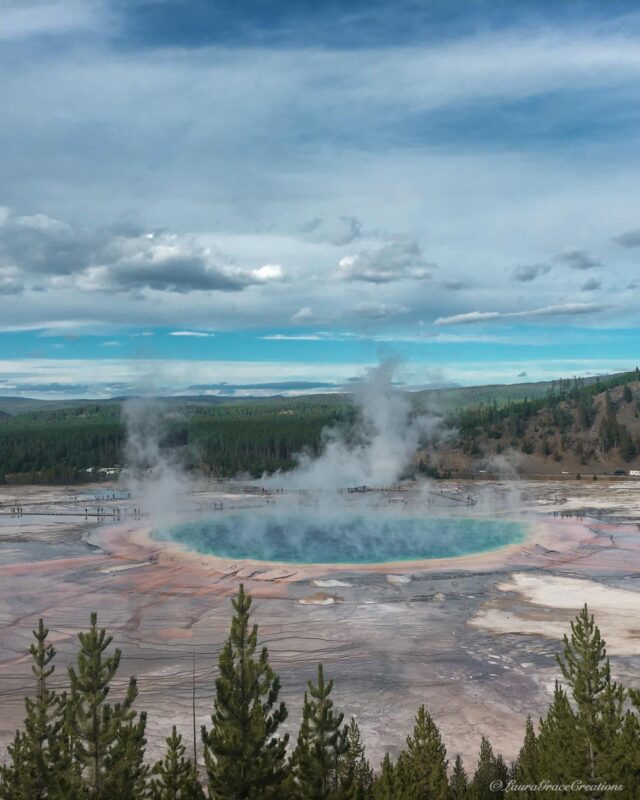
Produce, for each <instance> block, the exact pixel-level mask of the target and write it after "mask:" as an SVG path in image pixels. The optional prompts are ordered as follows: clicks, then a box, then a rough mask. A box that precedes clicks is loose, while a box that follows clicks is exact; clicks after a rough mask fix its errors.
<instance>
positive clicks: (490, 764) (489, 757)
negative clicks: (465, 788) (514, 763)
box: [470, 736, 509, 800]
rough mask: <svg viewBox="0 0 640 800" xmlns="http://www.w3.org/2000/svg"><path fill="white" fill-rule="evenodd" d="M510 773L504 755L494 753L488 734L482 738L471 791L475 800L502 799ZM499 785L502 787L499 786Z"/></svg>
mask: <svg viewBox="0 0 640 800" xmlns="http://www.w3.org/2000/svg"><path fill="white" fill-rule="evenodd" d="M508 778H509V773H508V770H507V765H506V764H505V763H504V759H503V758H502V756H500V755H499V756H496V755H494V752H493V748H492V747H491V743H490V742H489V740H488V739H487V737H486V736H483V737H482V739H481V740H480V756H479V758H478V765H477V767H476V771H475V773H474V775H473V780H472V781H471V787H470V793H471V797H472V799H473V800H488V798H495V800H502V798H503V797H504V795H505V793H504V787H505V786H506V784H507V780H508ZM498 786H500V787H502V788H497V787H498Z"/></svg>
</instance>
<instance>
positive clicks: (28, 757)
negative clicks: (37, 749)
mask: <svg viewBox="0 0 640 800" xmlns="http://www.w3.org/2000/svg"><path fill="white" fill-rule="evenodd" d="M7 753H8V756H9V760H8V762H7V763H6V764H0V798H1V800H31V798H32V797H33V789H34V784H35V780H34V773H33V759H32V754H31V751H30V747H29V739H28V736H27V734H26V733H24V732H22V731H16V735H15V737H14V739H13V742H12V743H11V744H10V745H9V746H8V747H7Z"/></svg>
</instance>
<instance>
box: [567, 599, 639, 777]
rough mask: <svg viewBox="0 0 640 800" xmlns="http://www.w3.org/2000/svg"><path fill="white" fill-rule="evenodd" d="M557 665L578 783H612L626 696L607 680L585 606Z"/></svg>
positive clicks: (600, 648)
mask: <svg viewBox="0 0 640 800" xmlns="http://www.w3.org/2000/svg"><path fill="white" fill-rule="evenodd" d="M557 660H558V664H559V665H560V669H561V671H562V675H563V677H564V678H565V680H566V681H567V684H568V686H569V688H570V690H571V695H572V697H573V701H574V704H575V731H574V734H573V737H572V742H571V746H572V748H574V749H575V753H576V755H577V757H578V759H579V763H578V768H579V770H580V772H579V773H578V776H577V777H580V778H582V779H583V780H587V781H589V782H590V783H593V784H598V783H601V782H602V783H606V782H614V781H615V779H616V777H617V774H618V773H619V769H620V764H619V763H617V759H616V749H617V748H616V742H617V738H618V736H619V734H620V731H621V728H622V722H623V716H624V710H623V704H624V699H625V691H624V689H623V688H622V687H621V686H619V685H618V684H616V683H615V682H614V681H612V679H611V667H610V664H609V659H608V658H607V652H606V648H605V643H604V641H603V639H602V637H601V636H600V631H599V629H598V626H597V625H596V624H595V622H594V619H593V615H591V614H589V611H588V609H587V606H586V605H585V606H584V607H583V609H582V610H581V611H580V613H579V614H578V616H577V617H576V619H575V621H574V622H572V623H571V637H568V636H567V635H566V634H565V636H564V649H563V653H562V655H559V656H557Z"/></svg>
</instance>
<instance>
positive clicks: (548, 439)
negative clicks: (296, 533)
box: [0, 369, 640, 484]
mask: <svg viewBox="0 0 640 800" xmlns="http://www.w3.org/2000/svg"><path fill="white" fill-rule="evenodd" d="M536 387H537V388H536ZM526 392H530V395H531V396H528V395H527V394H526ZM409 397H410V399H411V403H412V408H413V413H414V414H425V413H426V414H429V415H431V416H437V417H438V418H439V419H440V421H441V427H442V430H444V431H447V434H448V435H447V436H445V437H442V438H441V440H440V442H439V443H438V444H437V445H436V447H435V458H432V457H433V455H434V446H433V442H432V443H431V447H430V448H429V452H427V451H425V452H422V453H421V452H419V453H417V454H416V461H415V468H416V469H417V470H421V471H423V472H426V473H427V474H429V475H432V476H434V477H439V476H442V475H452V474H453V475H455V474H456V473H465V472H474V471H477V470H478V469H479V468H483V467H485V466H487V465H488V466H489V468H491V464H492V460H494V459H495V457H496V456H502V455H505V454H509V455H511V456H513V455H514V454H515V456H516V458H515V459H513V461H514V463H515V464H516V465H517V466H518V468H519V469H521V470H522V472H523V474H527V473H536V472H539V473H543V474H544V473H554V472H555V473H560V472H563V471H565V472H571V473H572V474H574V475H575V474H576V473H580V472H581V471H582V472H585V473H588V472H591V471H593V472H598V471H600V472H611V471H614V470H615V468H616V467H617V468H623V469H627V468H628V466H629V465H633V464H634V462H636V461H638V462H639V463H640V373H639V371H638V370H637V369H636V370H635V371H634V372H628V373H622V374H619V375H615V376H611V377H606V378H589V379H577V378H576V379H571V380H561V381H554V382H551V383H545V384H542V385H536V384H522V385H516V386H512V387H506V386H498V387H484V388H483V387H475V388H473V389H456V390H452V389H449V390H435V391H430V392H427V391H425V392H416V393H411V394H409ZM465 403H466V404H465ZM5 407H6V408H11V409H12V410H11V413H3V414H2V416H0V482H3V483H9V484H38V483H44V484H73V483H86V482H93V481H96V480H102V479H108V478H112V477H113V473H110V472H108V470H110V469H112V468H115V467H121V466H124V465H126V464H127V461H128V453H127V446H126V442H127V426H126V406H125V405H124V404H123V403H122V402H118V401H107V402H94V403H89V402H85V403H81V402H79V401H74V402H73V403H70V404H69V405H68V406H64V405H62V406H61V405H60V404H55V406H54V407H52V408H49V407H48V406H47V405H46V404H45V405H44V406H42V404H40V405H38V406H37V408H32V407H31V406H30V405H29V404H27V406H26V408H27V410H22V409H23V405H21V404H15V405H6V406H5ZM149 413H153V414H156V415H158V416H159V417H160V418H161V419H162V426H161V429H162V434H161V440H160V446H161V448H163V449H165V450H166V451H171V455H172V458H173V459H174V460H178V461H179V462H180V463H181V464H182V466H184V467H185V468H186V469H187V470H193V471H197V472H200V473H203V474H205V475H208V476H212V477H220V478H225V477H233V476H236V475H250V476H252V477H259V476H260V475H262V474H263V473H265V472H274V471H276V470H287V469H291V468H292V467H293V466H295V463H296V454H298V453H300V452H302V451H309V452H311V453H312V454H318V453H319V452H320V451H321V449H322V446H323V431H325V430H327V429H332V428H336V427H338V428H340V427H342V428H343V429H347V428H348V426H349V425H350V423H352V422H353V421H354V419H356V417H357V414H358V411H357V409H356V408H355V407H354V405H353V404H352V402H351V401H350V399H349V397H348V396H346V395H316V396H309V397H298V398H271V399H266V400H255V399H253V400H252V399H247V400H224V401H220V402H216V403H206V402H204V400H203V399H200V400H198V399H197V398H192V399H191V400H190V401H189V402H186V401H181V400H180V399H179V398H173V399H172V400H171V401H170V402H169V401H166V402H158V403H156V404H154V406H153V409H152V410H150V412H149ZM139 466H140V465H139Z"/></svg>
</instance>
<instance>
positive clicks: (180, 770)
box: [149, 725, 205, 800]
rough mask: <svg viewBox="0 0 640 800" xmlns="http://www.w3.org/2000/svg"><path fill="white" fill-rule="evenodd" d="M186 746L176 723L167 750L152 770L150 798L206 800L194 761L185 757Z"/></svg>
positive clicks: (157, 799) (159, 799) (155, 799)
mask: <svg viewBox="0 0 640 800" xmlns="http://www.w3.org/2000/svg"><path fill="white" fill-rule="evenodd" d="M185 752H186V747H185V745H184V744H183V742H182V736H181V735H180V734H179V733H178V731H177V730H176V726H175V725H174V726H173V728H172V730H171V736H169V737H168V738H167V751H166V754H165V756H164V758H163V759H162V760H161V761H158V762H157V764H156V765H155V766H154V768H153V770H152V771H151V774H152V776H153V777H152V778H151V783H150V792H149V798H150V800H204V798H205V795H204V792H203V790H202V787H201V786H200V784H199V783H198V775H197V772H196V768H195V766H194V765H193V762H192V761H190V760H189V759H188V758H185Z"/></svg>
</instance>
